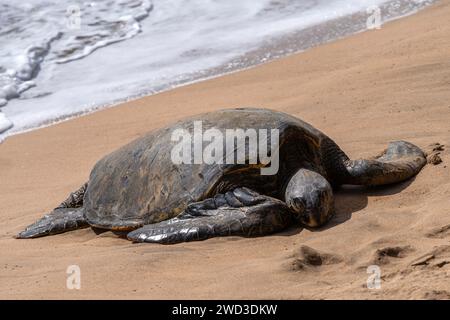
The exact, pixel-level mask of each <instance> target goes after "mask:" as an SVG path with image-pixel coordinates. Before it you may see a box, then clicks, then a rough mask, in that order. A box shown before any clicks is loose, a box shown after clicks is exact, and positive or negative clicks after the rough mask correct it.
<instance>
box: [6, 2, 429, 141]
mask: <svg viewBox="0 0 450 320" xmlns="http://www.w3.org/2000/svg"><path fill="white" fill-rule="evenodd" d="M401 1H403V2H405V3H406V4H405V3H402V2H400V3H399V5H398V6H394V9H392V4H391V3H389V2H388V3H384V4H382V5H380V9H381V12H382V13H384V14H383V15H381V19H382V21H380V23H381V25H380V28H381V27H382V26H383V25H385V24H386V23H389V22H392V21H395V20H398V19H402V18H405V17H408V16H411V15H414V14H417V13H418V12H420V11H421V10H423V9H426V8H427V7H430V6H432V5H434V4H436V0H431V1H433V2H432V3H428V2H424V4H422V5H421V7H414V5H412V4H410V3H409V2H408V1H407V0H401ZM392 2H395V1H392ZM408 5H409V6H410V7H408ZM407 8H408V9H407ZM413 8H414V9H413ZM395 10H397V11H395ZM391 11H393V12H391ZM404 11H406V13H404ZM367 19H368V12H363V11H358V12H355V13H352V14H348V15H345V16H342V17H337V18H334V19H332V20H328V21H325V22H322V23H320V24H317V25H316V24H315V25H312V26H310V27H306V28H304V29H301V30H298V31H296V32H292V33H289V34H286V35H284V36H281V37H279V38H276V39H272V40H270V41H266V44H260V46H259V48H257V49H255V50H252V51H249V52H247V53H245V54H243V55H241V56H237V57H235V58H233V59H231V60H229V61H227V62H225V63H223V64H221V65H219V66H216V67H211V68H207V69H202V70H199V71H196V72H194V73H192V74H183V75H180V76H181V77H184V78H185V80H179V81H175V80H174V81H172V82H168V83H166V84H165V85H160V87H161V89H158V87H155V88H156V89H155V88H149V89H147V90H145V91H143V92H141V93H138V94H135V95H131V96H127V97H123V98H118V99H115V100H112V101H109V102H103V103H100V102H97V103H91V106H90V107H81V109H80V110H78V111H73V112H71V113H67V114H64V115H60V116H56V117H53V118H52V119H46V120H42V121H41V122H39V123H36V124H33V125H31V126H25V127H23V128H22V129H18V131H15V128H14V125H13V126H12V128H10V129H8V130H6V131H4V132H0V143H1V142H2V141H4V140H5V139H7V138H8V137H11V136H14V135H17V134H22V133H27V132H31V131H34V130H39V129H42V128H45V127H49V126H52V125H56V124H59V123H62V122H65V121H70V120H73V119H76V118H78V117H83V116H86V115H89V114H91V113H95V112H99V111H102V110H106V109H108V108H114V107H118V106H120V105H122V104H124V103H128V102H130V101H134V100H137V99H142V98H145V97H148V96H152V95H155V94H160V93H164V92H167V91H170V90H174V89H177V88H180V87H183V86H189V85H192V84H195V83H199V82H203V81H208V80H212V79H215V78H217V77H222V76H227V75H230V74H233V73H236V72H241V71H245V70H249V69H252V68H256V67H258V66H262V65H264V64H266V63H270V62H272V61H274V60H277V59H281V58H285V57H289V56H291V55H295V54H300V53H303V52H305V51H307V50H310V49H312V48H314V47H317V46H321V45H324V44H327V43H331V42H334V41H339V40H342V39H345V38H347V37H350V36H352V35H356V34H358V33H361V32H369V31H370V29H368V27H367ZM349 25H350V26H349ZM374 27H375V26H374ZM331 30H341V31H333V32H334V33H333V32H332V31H331ZM230 66H231V67H230ZM34 101H36V103H39V102H41V103H42V101H39V99H38V100H36V99H35V100H34ZM0 112H1V110H0Z"/></svg>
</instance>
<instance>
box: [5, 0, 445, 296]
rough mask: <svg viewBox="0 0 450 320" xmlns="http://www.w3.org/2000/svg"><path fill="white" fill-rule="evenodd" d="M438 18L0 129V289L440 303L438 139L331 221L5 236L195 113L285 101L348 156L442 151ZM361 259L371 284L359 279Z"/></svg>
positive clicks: (434, 14)
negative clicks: (414, 170) (402, 146)
mask: <svg viewBox="0 0 450 320" xmlns="http://www.w3.org/2000/svg"><path fill="white" fill-rule="evenodd" d="M449 16H450V1H442V2H440V3H439V4H437V5H435V6H433V7H430V8H428V9H426V10H424V11H422V12H420V13H418V14H417V15H414V16H411V17H407V18H404V19H401V20H397V21H394V22H391V23H388V24H386V25H384V26H383V27H382V29H381V30H373V31H368V32H365V33H360V34H358V35H355V36H351V37H349V38H346V39H343V40H339V41H336V42H333V43H330V44H326V45H322V46H320V47H317V48H314V49H311V50H308V51H307V52H305V53H300V54H296V55H293V56H290V57H287V58H283V59H279V60H277V61H274V62H271V63H268V64H265V65H262V66H258V67H256V68H253V69H250V70H246V71H242V72H238V73H235V74H231V75H227V76H223V77H220V78H216V79H213V80H208V81H205V82H200V83H196V84H193V85H189V86H185V87H181V88H178V89H175V90H172V91H168V92H164V93H161V94H157V95H154V96H149V97H145V98H142V99H139V100H136V101H131V102H128V103H124V104H121V105H119V106H117V107H114V108H110V109H107V110H104V111H100V112H97V113H94V114H91V115H88V116H84V117H81V118H77V119H74V120H70V121H67V122H63V123H61V124H58V125H54V126H51V127H48V128H44V129H40V130H36V131H32V132H29V133H26V134H21V135H17V136H13V137H10V138H9V139H7V140H6V141H5V142H4V143H3V144H2V145H1V146H0V181H1V184H0V214H1V221H0V257H1V258H0V270H1V271H0V298H7V299H16V298H27V299H28V298H37V299H42V298H45V299H46V298H63V299H79V298H81V299H84V298H100V299H105V298H125V299H128V298H129V299H132V298H139V299H141V298H149V299H163V298H164V299H170V298H188V299H194V298H198V299H205V298H237V299H241V298H276V299H278V298H283V299H284V298H289V299H303V298H304V299H323V298H325V299H354V298H362V299H391V298H407V299H409V298H413V299H433V298H438V299H441V298H450V281H449V279H450V278H449V275H450V198H449V194H450V170H449V168H448V165H449V162H450V156H449V152H448V150H445V151H443V152H442V153H441V157H442V159H443V163H441V164H439V165H436V166H434V165H428V166H426V167H425V168H424V170H423V171H422V172H421V173H420V174H419V175H418V176H417V177H416V178H415V179H412V180H410V181H408V182H405V183H402V184H399V185H395V186H391V187H386V188H362V189H361V188H348V187H347V188H344V189H342V190H340V191H339V192H337V193H336V216H335V218H334V219H333V220H332V222H331V223H330V224H329V225H327V226H326V227H325V228H323V229H321V230H317V231H314V232H313V231H309V230H302V229H301V228H292V229H289V230H287V231H286V232H283V233H281V234H276V235H273V236H267V237H262V238H254V239H245V238H238V237H229V238H215V239H210V240H207V241H203V242H193V243H185V244H179V245H173V246H162V245H150V244H133V243H131V242H129V241H127V240H124V239H121V238H118V237H116V236H115V235H114V234H112V233H111V232H104V233H99V234H96V233H95V232H93V231H92V230H91V229H89V228H88V229H83V230H77V231H74V232H70V233H66V234H62V235H57V236H52V237H44V238H40V239H33V240H16V239H14V238H13V235H14V234H16V233H17V232H19V231H20V230H21V229H22V228H24V227H25V226H26V225H28V224H29V223H31V222H33V221H34V220H36V219H37V218H39V217H41V216H42V215H43V214H44V213H45V212H48V211H49V210H50V209H51V208H53V207H55V206H56V205H57V204H59V202H60V201H61V200H63V199H64V198H65V197H66V196H67V195H68V193H70V192H71V191H73V190H75V189H77V188H78V187H79V186H80V185H81V184H82V183H84V182H85V181H86V180H87V178H88V175H89V172H90V169H91V168H92V166H93V165H94V164H95V162H96V161H97V160H98V159H99V158H100V157H102V156H103V155H105V154H107V153H108V152H110V151H113V150H114V149H116V148H117V147H119V146H121V145H123V144H125V143H127V142H128V141H130V140H132V139H134V138H136V137H139V136H141V135H143V134H144V133H145V132H147V131H148V130H151V129H154V128H158V127H161V126H163V125H165V124H168V123H170V122H173V121H174V120H177V119H180V118H183V117H185V116H188V115H192V114H196V113H200V112H204V111H211V110H216V109H221V108H232V107H243V106H255V107H256V106H258V107H267V108H273V109H276V110H281V111H284V112H288V113H291V114H293V115H295V116H298V117H300V118H302V119H304V120H305V121H307V122H309V123H311V124H313V125H314V126H315V127H317V128H319V129H320V130H322V131H324V132H325V133H327V134H328V135H329V136H330V137H332V138H333V139H334V140H335V141H336V142H337V143H338V144H339V145H340V146H341V147H342V148H343V149H344V150H345V151H346V152H347V153H348V154H349V155H350V156H351V157H353V158H355V157H367V156H370V155H375V154H377V153H378V152H379V151H381V150H382V149H383V148H384V147H385V146H386V144H387V142H389V141H392V140H399V139H404V140H408V141H411V142H413V143H415V144H417V145H419V146H421V147H423V148H424V149H429V147H428V146H429V145H430V144H432V143H435V142H439V143H442V144H444V145H446V146H449V147H447V149H448V148H450V60H449V53H450V37H449V34H450V20H449V19H448V17H449ZM309 248H311V249H309ZM314 250H315V251H314ZM317 255H318V256H319V259H317ZM314 256H316V259H312V258H311V257H313V258H314ZM318 260H319V261H320V260H321V261H322V264H319V265H318V264H317V263H314V261H318ZM373 264H376V265H378V266H379V268H380V272H381V288H380V289H368V288H367V285H366V283H367V279H368V277H369V274H367V267H368V266H369V265H373ZM69 265H78V266H79V267H80V270H81V289H80V290H75V289H74V290H69V289H67V287H66V279H67V274H66V270H67V268H68V266H69Z"/></svg>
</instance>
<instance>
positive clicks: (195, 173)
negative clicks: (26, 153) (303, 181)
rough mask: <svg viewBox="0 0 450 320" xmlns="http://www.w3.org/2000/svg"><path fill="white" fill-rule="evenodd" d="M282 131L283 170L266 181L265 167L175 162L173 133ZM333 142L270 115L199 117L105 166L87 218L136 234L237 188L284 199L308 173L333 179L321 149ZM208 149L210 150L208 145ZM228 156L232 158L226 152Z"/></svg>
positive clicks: (247, 112)
mask: <svg viewBox="0 0 450 320" xmlns="http://www.w3.org/2000/svg"><path fill="white" fill-rule="evenodd" d="M196 120H201V121H202V124H203V130H206V129H209V128H216V129H219V130H221V132H223V133H224V135H225V130H226V129H237V128H242V129H248V128H253V129H257V130H258V129H268V130H270V129H279V132H280V154H279V159H280V161H279V163H280V169H279V171H278V173H277V174H276V175H273V176H261V175H260V166H261V165H243V164H240V165H239V164H234V165H230V164H228V165H226V164H214V165H208V164H181V165H177V164H174V163H173V162H172V161H171V150H172V148H173V147H174V146H175V144H177V142H176V141H171V135H172V132H173V130H175V129H178V128H184V129H187V130H188V131H189V132H190V133H192V132H193V123H194V121H196ZM324 139H327V137H326V136H325V135H324V134H322V133H321V132H320V131H318V130H317V129H315V128H313V127H312V126H311V125H309V124H307V123H305V122H303V121H301V120H299V119H297V118H295V117H292V116H290V115H287V114H285V113H281V112H275V111H271V110H267V109H228V110H221V111H216V112H211V113H206V114H202V115H198V116H195V117H191V118H188V119H185V120H183V121H180V122H178V123H175V124H173V125H171V126H168V127H165V128H162V129H159V130H156V131H153V132H150V133H148V134H146V135H145V136H143V137H141V138H139V139H137V140H135V141H133V142H131V143H129V144H127V145H125V146H124V147H122V148H120V149H118V150H117V151H115V152H113V153H111V154H109V155H107V156H106V157H104V158H103V159H101V160H100V161H99V162H98V163H97V164H96V165H95V167H94V168H93V170H92V172H91V175H90V179H89V184H88V189H87V191H86V194H85V197H84V210H85V216H86V218H87V220H88V222H89V223H90V224H91V225H94V226H97V227H101V228H107V229H116V230H121V229H123V230H130V229H134V228H136V227H138V226H141V225H144V224H147V223H154V222H159V221H162V220H166V219H169V218H171V217H174V216H176V215H178V214H179V213H180V212H181V211H182V210H183V209H184V208H185V207H186V205H187V204H188V203H190V202H193V201H199V200H202V199H204V198H207V197H209V196H211V195H214V194H215V193H217V192H223V191H226V190H228V189H231V188H233V187H237V186H241V187H242V186H246V187H249V188H252V189H254V190H256V191H259V192H261V193H264V194H267V195H271V196H274V197H278V198H282V197H283V195H282V194H281V193H280V191H281V190H283V187H284V186H285V184H286V183H287V182H288V179H289V178H290V177H291V176H292V175H293V174H294V173H295V172H296V171H297V169H299V168H301V167H309V168H313V169H315V170H318V171H319V172H320V173H322V174H324V175H326V172H325V169H324V168H323V166H322V162H323V161H322V159H321V152H320V149H321V142H322V140H324ZM206 144H207V143H205V145H206ZM224 153H225V152H224Z"/></svg>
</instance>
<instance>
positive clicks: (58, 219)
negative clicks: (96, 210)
mask: <svg viewBox="0 0 450 320" xmlns="http://www.w3.org/2000/svg"><path fill="white" fill-rule="evenodd" d="M86 226H88V223H87V222H86V219H85V218H84V215H83V208H57V209H55V210H53V211H52V212H51V213H50V214H48V215H45V216H44V217H43V218H41V219H39V220H38V221H36V222H35V223H33V224H31V225H29V226H28V227H27V228H26V229H25V230H24V231H22V232H20V233H19V234H18V235H17V236H16V238H17V239H28V238H37V237H43V236H48V235H53V234H58V233H63V232H66V231H71V230H75V229H80V228H83V227H86Z"/></svg>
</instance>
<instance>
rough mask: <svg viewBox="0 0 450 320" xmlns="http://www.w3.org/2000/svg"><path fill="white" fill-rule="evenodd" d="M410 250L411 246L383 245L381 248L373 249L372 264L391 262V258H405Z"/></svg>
mask: <svg viewBox="0 0 450 320" xmlns="http://www.w3.org/2000/svg"><path fill="white" fill-rule="evenodd" d="M412 251H413V248H412V247H411V246H402V247H385V248H382V249H377V251H375V254H374V257H373V260H372V264H375V265H386V264H388V263H391V262H392V261H393V259H400V258H405V257H406V256H407V255H408V253H410V252H412Z"/></svg>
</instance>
